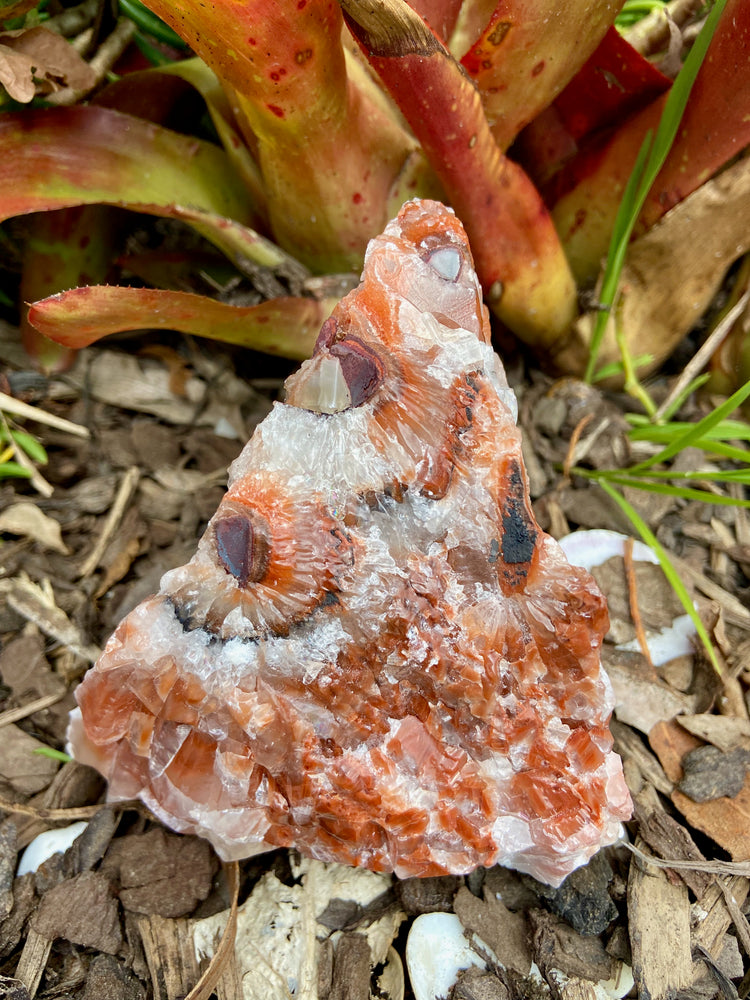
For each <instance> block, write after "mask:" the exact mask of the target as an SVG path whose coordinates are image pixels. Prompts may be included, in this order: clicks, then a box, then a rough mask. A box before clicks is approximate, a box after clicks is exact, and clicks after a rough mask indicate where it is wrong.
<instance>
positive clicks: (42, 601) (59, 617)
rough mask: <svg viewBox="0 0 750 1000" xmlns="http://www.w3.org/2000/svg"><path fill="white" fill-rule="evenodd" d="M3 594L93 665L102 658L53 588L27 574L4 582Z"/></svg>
mask: <svg viewBox="0 0 750 1000" xmlns="http://www.w3.org/2000/svg"><path fill="white" fill-rule="evenodd" d="M2 593H4V594H5V595H6V597H7V600H8V604H9V605H10V607H11V608H13V610H14V611H17V612H18V614H19V615H22V616H23V617H24V618H26V619H27V620H28V621H30V622H33V623H34V624H35V625H36V626H37V627H38V628H39V629H41V630H42V632H44V634H45V635H48V636H50V637H51V638H52V639H56V640H57V641H58V642H59V643H61V644H62V645H63V646H65V647H66V648H67V649H70V650H72V651H73V652H74V653H76V654H77V655H78V656H80V657H81V658H82V659H84V660H87V661H88V662H89V663H94V662H95V661H96V660H98V659H99V654H100V653H101V650H100V649H99V648H98V647H97V646H94V645H91V644H90V643H87V642H86V641H85V639H84V638H83V636H82V635H81V633H80V630H79V629H78V627H77V626H76V625H74V624H73V622H72V621H71V620H70V619H69V618H68V616H67V615H66V614H65V612H64V611H63V610H62V609H61V608H59V607H58V606H57V605H56V604H55V600H54V596H52V595H51V588H47V589H45V588H43V587H40V586H39V584H37V583H34V582H33V581H32V580H30V579H29V578H28V576H26V574H25V573H21V574H20V575H19V576H17V577H14V578H13V579H11V580H0V594H2Z"/></svg>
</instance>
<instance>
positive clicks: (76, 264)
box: [20, 205, 119, 372]
mask: <svg viewBox="0 0 750 1000" xmlns="http://www.w3.org/2000/svg"><path fill="white" fill-rule="evenodd" d="M113 216H117V213H116V212H115V211H114V210H113V209H111V208H108V207H106V206H104V205H81V206H78V207H76V208H61V209H58V210H57V211H54V212H39V213H36V214H35V215H33V216H31V218H30V219H29V220H27V223H26V227H25V242H24V250H23V271H22V273H21V288H20V293H21V302H22V303H26V302H32V301H33V300H34V299H39V298H42V296H45V295H49V294H50V293H53V292H59V291H60V290H61V289H63V288H71V287H72V286H74V285H84V284H94V283H96V282H100V281H105V280H106V278H107V272H108V270H109V267H110V265H111V263H112V257H113V256H114V250H115V244H116V242H117V236H118V229H119V227H118V225H117V221H116V219H115V218H113ZM21 338H22V340H23V345H24V347H25V348H26V353H27V354H28V355H29V356H30V357H31V358H33V359H34V361H35V362H36V364H37V365H38V366H39V367H40V368H41V369H42V370H43V371H47V372H51V371H64V370H65V369H66V368H68V367H69V366H70V364H71V363H72V361H73V358H74V356H75V355H74V353H73V352H72V351H71V350H70V349H68V348H65V347H61V346H60V345H59V344H55V343H53V342H52V341H50V340H49V339H47V338H46V337H44V336H42V335H41V334H40V333H39V331H38V330H37V329H36V328H35V327H33V326H32V325H31V324H30V323H29V322H28V315H27V310H26V308H25V306H24V307H22V310H21Z"/></svg>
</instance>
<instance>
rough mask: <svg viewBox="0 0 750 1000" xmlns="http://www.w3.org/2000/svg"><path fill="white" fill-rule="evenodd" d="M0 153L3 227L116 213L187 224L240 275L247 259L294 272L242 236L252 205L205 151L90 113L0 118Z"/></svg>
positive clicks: (189, 141) (249, 235)
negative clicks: (19, 221)
mask: <svg viewBox="0 0 750 1000" xmlns="http://www.w3.org/2000/svg"><path fill="white" fill-rule="evenodd" d="M0 148H2V150H3V155H2V157H1V158H0V220H4V219H8V218H10V217H12V216H14V215H25V214H27V213H29V212H43V211H50V210H52V209H57V208H69V207H72V206H75V205H93V204H107V205H117V206H120V207H123V208H130V209H133V210H134V211H137V212H147V213H149V214H152V215H162V216H167V217H170V218H176V219H182V220H183V221H185V222H188V223H190V224H191V225H192V226H194V228H195V229H197V230H198V232H200V233H201V234H202V235H203V236H205V237H206V238H207V239H209V240H210V241H211V242H212V243H214V244H215V245H216V246H217V247H219V249H221V250H222V251H223V252H224V253H226V254H227V256H229V257H230V258H231V259H232V260H233V261H234V262H235V263H236V264H237V265H238V266H239V267H240V269H241V268H242V263H243V261H244V260H247V259H249V260H251V261H253V262H254V263H256V264H259V265H261V266H264V267H275V268H282V269H283V268H287V269H288V268H289V267H290V266H291V267H293V266H294V262H290V261H289V258H288V257H287V255H286V254H284V253H283V252H282V251H281V250H280V249H279V248H278V247H277V246H275V245H274V244H273V243H271V242H270V241H269V240H266V239H264V238H263V237H261V236H259V235H258V234H257V233H256V232H254V231H253V230H252V229H250V228H248V224H250V223H251V222H252V219H253V205H252V202H251V199H250V197H249V195H248V193H247V191H246V190H245V188H244V186H243V185H242V183H241V181H240V180H239V178H238V177H237V175H236V173H235V172H234V171H233V170H232V168H231V165H230V163H229V161H228V159H227V157H226V155H225V154H224V153H223V152H222V151H221V150H220V149H218V148H217V147H216V146H214V145H213V144H211V143H208V142H202V141H200V140H198V139H194V138H191V137H188V136H184V135H178V134H177V133H176V132H171V131H169V130H168V129H164V128H160V127H159V126H158V125H154V124H151V123H150V122H145V121H143V120H142V119H140V118H135V117H132V116H131V115H124V114H120V113H119V112H117V111H112V110H110V109H108V108H98V107H93V106H91V107H74V108H54V109H50V110H28V111H23V112H20V113H9V114H5V115H2V116H0ZM297 270H299V268H297Z"/></svg>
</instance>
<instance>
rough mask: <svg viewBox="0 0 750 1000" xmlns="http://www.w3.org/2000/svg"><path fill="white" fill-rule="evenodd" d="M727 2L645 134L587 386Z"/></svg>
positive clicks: (610, 266) (709, 21)
mask: <svg viewBox="0 0 750 1000" xmlns="http://www.w3.org/2000/svg"><path fill="white" fill-rule="evenodd" d="M726 2H727V0H716V3H715V5H714V7H713V9H712V10H711V12H710V14H709V15H708V17H707V18H706V23H705V24H704V26H703V28H702V30H701V32H700V34H699V35H698V37H697V38H696V40H695V42H694V43H693V47H692V48H691V50H690V52H689V53H688V56H687V58H686V59H685V62H684V64H683V66H682V69H681V70H680V72H679V73H678V74H677V76H676V78H675V81H674V83H673V84H672V87H671V88H670V91H669V95H668V96H667V100H666V102H665V104H664V111H663V113H662V116H661V119H660V121H659V125H658V127H657V129H656V132H655V133H654V134H653V135H652V134H651V133H650V132H648V133H647V134H646V137H645V139H644V140H643V144H642V146H641V148H640V150H639V153H638V157H637V159H636V162H635V166H634V167H633V172H632V174H631V175H630V178H629V180H628V183H627V185H626V187H625V192H624V194H623V197H622V201H621V203H620V208H619V210H618V213H617V218H616V221H615V226H614V229H613V231H612V238H611V240H610V245H609V251H608V253H607V264H606V266H605V270H604V277H603V279H602V291H601V295H600V299H601V304H602V305H603V306H604V307H605V310H604V311H602V312H600V313H599V314H598V315H597V317H596V320H595V322H594V328H593V331H592V335H591V346H590V349H589V359H588V363H587V365H586V372H585V375H584V380H585V381H586V382H588V383H591V380H592V378H593V374H594V369H595V367H596V359H597V356H598V353H599V348H600V346H601V342H602V340H603V338H604V332H605V330H606V327H607V319H608V313H607V311H606V310H608V309H611V308H612V305H613V303H614V300H615V297H616V295H617V289H618V286H619V283H620V274H621V272H622V267H623V264H624V261H625V254H626V252H627V247H628V243H629V241H630V236H631V234H632V232H633V227H634V226H635V223H636V220H637V219H638V216H639V215H640V212H641V209H642V208H643V205H644V202H645V201H646V197H647V196H648V193H649V191H650V189H651V187H652V186H653V183H654V181H655V180H656V177H657V175H658V173H659V171H660V170H661V168H662V166H663V165H664V161H665V160H666V158H667V155H668V153H669V150H670V149H671V147H672V143H673V142H674V140H675V136H676V135H677V129H678V128H679V125H680V120H681V118H682V115H683V113H684V111H685V107H686V105H687V101H688V98H689V96H690V91H691V89H692V87H693V84H694V83H695V78H696V76H697V75H698V70H699V69H700V67H701V63H702V62H703V59H704V57H705V55H706V51H707V49H708V45H709V42H710V41H711V38H712V37H713V33H714V31H715V30H716V26H717V24H718V23H719V18H720V17H721V15H722V13H723V11H724V7H725V6H726Z"/></svg>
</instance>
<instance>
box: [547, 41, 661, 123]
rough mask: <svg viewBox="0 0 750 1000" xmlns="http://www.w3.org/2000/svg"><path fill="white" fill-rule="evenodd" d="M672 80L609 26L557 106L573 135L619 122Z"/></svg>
mask: <svg viewBox="0 0 750 1000" xmlns="http://www.w3.org/2000/svg"><path fill="white" fill-rule="evenodd" d="M671 83H672V81H671V80H670V79H669V77H667V76H664V74H663V73H660V72H659V70H658V69H657V68H656V67H655V66H654V65H653V63H650V62H649V61H648V59H646V58H645V57H644V56H642V55H641V54H640V52H638V51H637V50H636V49H634V48H633V46H632V45H630V44H629V43H628V42H627V41H626V40H625V39H624V38H623V37H622V35H621V34H620V32H619V31H618V30H617V29H616V28H610V29H609V31H608V32H607V33H606V35H605V36H604V38H603V39H602V40H601V42H600V43H599V45H598V46H597V48H596V51H595V52H593V53H592V55H591V56H589V58H588V59H587V60H586V62H585V63H584V64H583V66H582V67H581V68H580V70H579V71H578V72H577V73H576V75H575V76H574V77H573V79H572V80H571V81H570V83H569V84H568V85H567V87H565V89H564V90H563V91H562V93H561V94H560V95H559V96H558V97H557V98H556V99H555V109H556V111H557V113H558V115H559V116H560V119H561V121H562V122H563V124H564V125H565V127H566V128H567V130H568V131H569V132H570V134H571V135H572V136H573V138H574V139H576V140H580V139H582V138H583V137H584V136H586V135H588V134H589V133H590V132H595V131H597V130H598V129H601V128H605V127H606V126H608V125H618V124H622V122H623V121H624V120H625V119H626V118H627V116H628V115H630V114H632V113H633V112H635V111H638V110H640V109H641V108H642V107H644V106H645V105H647V104H650V103H651V101H653V100H655V99H656V98H657V97H659V96H660V95H661V94H663V93H665V92H666V91H667V90H669V88H670V86H671Z"/></svg>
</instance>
